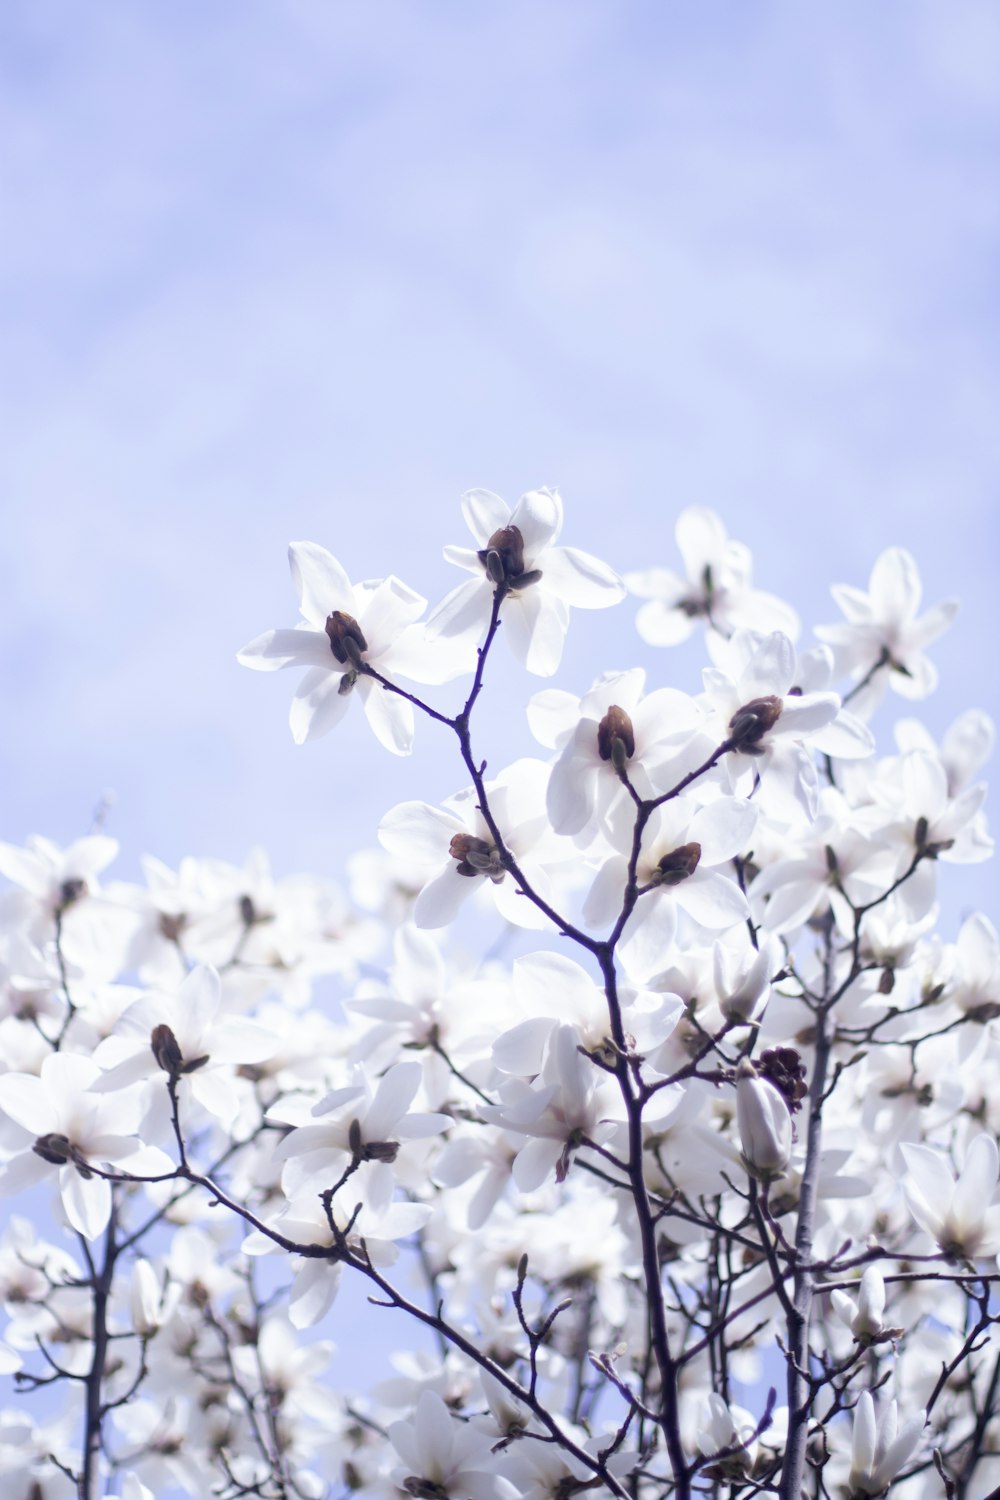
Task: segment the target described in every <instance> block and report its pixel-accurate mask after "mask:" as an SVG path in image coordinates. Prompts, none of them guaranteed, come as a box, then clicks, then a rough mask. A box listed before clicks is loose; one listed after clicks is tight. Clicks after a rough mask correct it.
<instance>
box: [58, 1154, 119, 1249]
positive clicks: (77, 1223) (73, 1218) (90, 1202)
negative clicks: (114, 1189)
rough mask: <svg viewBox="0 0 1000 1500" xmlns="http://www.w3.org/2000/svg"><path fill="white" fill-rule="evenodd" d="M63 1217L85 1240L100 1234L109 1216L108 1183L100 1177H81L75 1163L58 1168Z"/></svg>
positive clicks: (109, 1191)
mask: <svg viewBox="0 0 1000 1500" xmlns="http://www.w3.org/2000/svg"><path fill="white" fill-rule="evenodd" d="M59 1178H60V1184H59V1185H60V1190H61V1193H62V1201H63V1208H64V1209H65V1210H66V1217H67V1219H68V1220H69V1222H70V1223H71V1224H72V1226H73V1228H74V1229H76V1230H78V1231H79V1233H80V1234H82V1235H83V1237H84V1239H85V1240H95V1239H96V1238H97V1236H98V1235H99V1234H103V1232H104V1230H105V1229H106V1228H107V1224H108V1220H109V1219H110V1217H111V1184H110V1183H109V1182H105V1180H104V1178H103V1177H89V1178H87V1179H86V1180H85V1179H84V1178H82V1177H81V1176H80V1174H79V1172H78V1171H77V1170H76V1168H75V1167H70V1166H65V1167H61V1168H60V1169H59Z"/></svg>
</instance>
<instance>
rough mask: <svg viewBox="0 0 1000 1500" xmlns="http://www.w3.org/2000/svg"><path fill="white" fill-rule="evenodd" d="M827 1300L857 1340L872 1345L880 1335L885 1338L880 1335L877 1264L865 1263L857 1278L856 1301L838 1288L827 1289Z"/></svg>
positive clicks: (882, 1289) (880, 1294) (880, 1296)
mask: <svg viewBox="0 0 1000 1500" xmlns="http://www.w3.org/2000/svg"><path fill="white" fill-rule="evenodd" d="M830 1301H831V1303H832V1305H833V1308H834V1311H835V1312H836V1314H837V1316H838V1317H839V1318H840V1319H841V1320H842V1321H843V1322H844V1323H846V1324H847V1326H848V1328H850V1330H851V1332H852V1333H853V1334H854V1337H855V1338H856V1339H857V1340H858V1342H859V1343H861V1344H873V1343H875V1342H876V1341H877V1340H878V1339H879V1338H881V1337H883V1336H886V1337H888V1335H884V1327H885V1325H884V1318H885V1282H884V1280H883V1279H882V1272H881V1271H880V1270H879V1268H878V1267H877V1266H869V1267H868V1268H867V1270H866V1271H865V1272H864V1274H863V1276H862V1277H861V1280H860V1282H859V1283H858V1297H857V1301H855V1300H854V1298H853V1297H851V1296H849V1295H848V1293H847V1292H840V1291H834V1292H831V1293H830ZM897 1332H898V1330H897Z"/></svg>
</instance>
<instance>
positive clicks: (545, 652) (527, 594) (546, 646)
mask: <svg viewBox="0 0 1000 1500" xmlns="http://www.w3.org/2000/svg"><path fill="white" fill-rule="evenodd" d="M501 619H502V620H503V628H504V633H505V634H506V636H507V639H508V641H509V642H510V647H511V650H512V651H513V653H514V655H515V656H516V657H517V659H518V661H519V662H520V663H521V665H522V666H523V667H525V668H526V669H527V670H528V671H529V672H534V673H535V675H536V676H537V677H551V676H552V674H553V672H555V671H557V669H558V667H559V662H560V660H561V658H562V650H563V642H564V641H565V639H566V631H567V629H568V628H569V610H568V608H567V606H566V605H565V604H563V602H562V600H561V599H557V598H556V596H555V595H554V594H549V593H547V592H546V591H545V589H544V586H543V585H542V584H535V585H532V586H531V587H530V588H527V589H525V590H524V592H523V593H521V594H511V595H510V596H509V597H508V598H507V599H505V600H504V604H503V609H502V612H501Z"/></svg>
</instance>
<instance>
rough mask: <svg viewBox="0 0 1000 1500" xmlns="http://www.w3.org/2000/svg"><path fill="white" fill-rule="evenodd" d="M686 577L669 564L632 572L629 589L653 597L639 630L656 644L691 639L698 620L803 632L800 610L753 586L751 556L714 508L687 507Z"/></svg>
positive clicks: (680, 525) (723, 626)
mask: <svg viewBox="0 0 1000 1500" xmlns="http://www.w3.org/2000/svg"><path fill="white" fill-rule="evenodd" d="M675 536H676V538H677V547H678V550H679V551H680V554H681V557H682V559H683V561H684V568H685V573H686V576H685V577H683V578H682V577H680V576H679V575H678V574H677V573H671V572H669V571H668V569H666V568H643V569H640V570H639V571H638V572H634V573H627V574H626V575H625V582H626V584H627V585H628V589H629V593H631V594H638V596H639V597H640V598H641V599H647V600H648V601H649V602H648V604H644V605H643V606H642V608H641V609H640V610H639V613H638V615H637V616H636V622H635V623H636V629H637V630H638V632H639V634H640V635H641V636H642V638H643V640H644V641H648V642H649V644H650V645H651V646H675V645H677V644H678V643H679V642H681V641H686V640H687V638H688V636H689V635H690V634H691V632H692V631H693V630H694V628H695V625H696V623H697V621H698V620H700V619H703V620H705V621H706V622H707V624H708V625H709V626H711V627H712V628H713V629H715V630H719V631H722V632H723V633H728V632H729V631H732V630H736V629H749V630H760V631H768V630H782V631H784V633H785V635H787V636H790V637H791V638H792V640H794V639H795V637H796V636H797V635H798V632H799V622H798V619H797V617H796V615H795V611H794V610H793V609H792V608H791V606H790V605H788V604H785V603H784V601H783V600H781V599H778V598H776V597H775V596H774V595H773V594H765V593H762V592H761V590H759V589H754V588H751V586H750V579H751V567H752V563H751V557H750V551H749V548H747V547H746V546H744V544H743V543H742V542H735V541H730V540H729V538H728V537H727V536H726V529H725V527H724V526H723V524H722V522H721V521H720V520H719V518H718V516H717V515H715V514H714V512H713V511H710V510H705V509H704V508H703V507H701V506H698V505H691V506H689V507H688V508H687V509H686V510H682V511H681V513H680V515H679V516H678V517H677V526H676V529H675Z"/></svg>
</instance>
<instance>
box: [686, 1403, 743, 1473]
mask: <svg viewBox="0 0 1000 1500" xmlns="http://www.w3.org/2000/svg"><path fill="white" fill-rule="evenodd" d="M726 1449H731V1450H733V1451H731V1452H728V1453H727V1452H726V1451H725V1450H726ZM698 1451H699V1453H701V1454H702V1455H703V1456H704V1457H705V1458H708V1459H711V1458H712V1457H713V1455H714V1454H717V1453H719V1454H723V1455H724V1456H723V1457H721V1458H719V1459H718V1461H717V1462H716V1463H714V1464H712V1465H711V1473H712V1474H713V1476H714V1477H717V1478H718V1477H720V1474H722V1473H724V1474H726V1475H728V1476H729V1478H731V1479H732V1480H733V1481H737V1480H739V1479H741V1478H743V1477H744V1476H745V1475H747V1474H749V1473H750V1472H751V1471H752V1469H753V1466H754V1461H755V1460H756V1457H757V1424H756V1422H755V1421H754V1419H753V1416H752V1414H751V1413H750V1412H748V1411H747V1409H746V1407H744V1406H727V1405H726V1403H725V1401H724V1400H723V1399H722V1397H721V1396H719V1395H717V1394H716V1392H715V1391H712V1392H711V1394H710V1395H709V1396H708V1397H707V1398H706V1401H705V1410H704V1411H703V1413H702V1423H701V1426H700V1427H699V1429H698Z"/></svg>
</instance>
